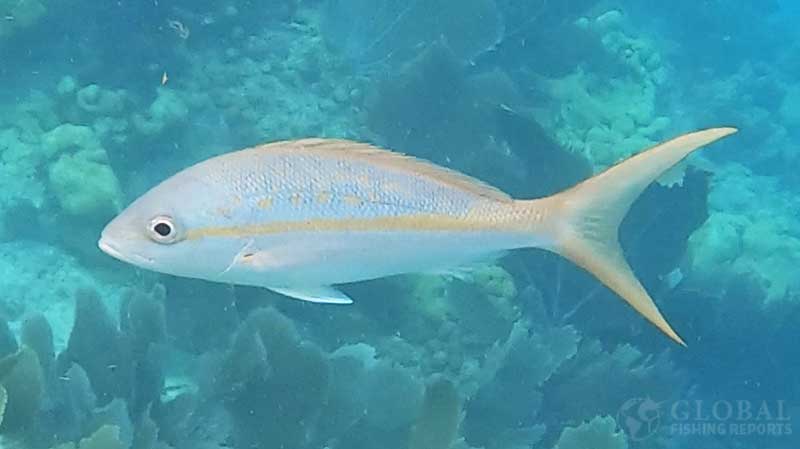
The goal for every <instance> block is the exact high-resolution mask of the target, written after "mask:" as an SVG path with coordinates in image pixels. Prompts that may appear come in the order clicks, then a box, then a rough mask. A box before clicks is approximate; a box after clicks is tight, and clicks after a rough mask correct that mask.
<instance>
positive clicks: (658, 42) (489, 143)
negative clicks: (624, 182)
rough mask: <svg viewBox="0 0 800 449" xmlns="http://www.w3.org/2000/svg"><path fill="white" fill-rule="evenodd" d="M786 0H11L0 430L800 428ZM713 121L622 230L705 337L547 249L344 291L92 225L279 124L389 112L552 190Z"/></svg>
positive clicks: (308, 127)
mask: <svg viewBox="0 0 800 449" xmlns="http://www.w3.org/2000/svg"><path fill="white" fill-rule="evenodd" d="M798 19H800V7H798V6H797V4H796V2H793V1H789V0H783V1H778V0H773V1H750V0H738V1H735V2H717V1H702V2H698V1H688V0H675V1H672V2H658V1H651V0H646V1H636V2H634V1H627V2H619V1H618V2H607V1H596V0H573V1H553V0H531V1H527V2H522V1H515V0H462V1H455V0H411V1H407V2H401V1H392V0H369V1H367V0H327V1H326V0H262V1H245V0H229V1H225V2H211V1H198V0H194V1H189V0H174V1H168V0H147V1H144V0H140V1H135V2H134V1H129V0H123V1H116V2H98V1H88V0H72V1H70V2H58V1H55V0H0V161H1V162H2V163H0V291H2V292H3V293H2V295H0V317H2V320H0V356H1V357H4V358H3V359H2V360H0V385H2V387H3V389H2V390H0V404H2V403H3V401H2V399H3V397H5V399H6V401H5V405H6V406H5V410H4V413H3V421H2V424H0V447H11V448H25V449H38V448H52V447H74V446H73V444H75V443H78V442H80V445H79V447H81V448H86V449H99V448H104V449H105V448H111V449H116V448H132V449H155V448H175V449H183V448H186V449H217V448H223V447H224V448H229V447H232V448H236V449H245V448H247V449H249V448H256V449H266V448H269V449H272V448H283V449H294V448H330V449H338V448H347V449H360V448H381V449H395V448H397V449H405V448H409V449H446V448H451V447H452V448H459V449H467V448H475V449H478V448H486V449H512V448H514V449H516V448H537V449H538V448H558V449H612V448H613V449H618V448H626V447H627V448H665V449H666V448H670V449H679V448H680V449H683V448H686V449H695V448H704V449H706V448H707V449H713V448H770V449H772V448H796V447H798V440H799V439H798V437H797V435H796V433H797V429H795V428H794V426H795V425H796V421H795V420H796V419H800V407H799V406H798V405H799V404H800V403H799V402H798V400H800V397H799V396H800V383H798V379H800V365H799V364H798V363H799V362H798V361H799V360H800V352H799V350H798V349H797V348H798V346H797V344H796V341H797V339H798V337H800V330H798V326H797V323H798V322H800V297H798V291H799V290H798V287H800V283H799V281H798V279H800V278H798V276H796V274H795V273H796V271H795V270H796V267H797V266H798V264H800V218H798V217H799V216H800V215H799V214H798V210H800V203H798V200H797V192H798V190H800V189H799V188H798V183H799V182H800V178H798V173H799V172H800V170H798V168H800V159H798V155H800V152H798V148H800V78H798V73H800V63H799V62H798V61H800V60H798V58H797V56H798V52H800V31H798V29H797V26H796V22H797V20H798ZM711 126H736V127H738V128H740V132H739V133H738V134H737V135H735V136H732V137H730V138H728V139H726V140H725V141H723V142H720V143H717V144H715V145H713V146H711V147H709V148H707V149H705V150H702V151H701V152H700V153H699V154H697V155H696V156H693V157H692V158H691V159H690V160H689V163H688V164H685V165H681V166H680V167H679V170H677V171H675V172H672V173H670V174H669V176H667V177H665V178H663V179H661V180H660V181H659V182H658V183H657V184H655V185H653V186H651V187H650V188H649V189H648V190H647V191H646V192H645V194H644V195H643V196H642V198H641V199H640V200H639V201H637V202H636V203H635V204H634V206H633V209H632V210H631V212H630V214H629V216H628V217H627V219H626V220H625V222H624V223H623V226H622V229H621V240H622V243H623V246H624V248H625V251H626V256H627V257H628V259H629V260H630V262H631V265H632V266H633V267H634V269H635V271H636V273H637V275H638V276H639V278H640V279H641V280H642V282H643V284H644V285H645V286H646V287H647V289H648V290H649V291H650V292H651V293H652V294H653V296H654V298H655V299H656V302H658V304H659V307H660V308H661V309H662V310H663V311H664V314H665V315H666V316H667V318H668V319H669V321H670V323H671V324H672V325H673V327H675V328H676V330H677V331H678V333H680V334H681V336H682V337H683V338H684V339H685V340H686V342H687V344H688V348H681V347H679V346H677V345H675V344H674V343H672V342H671V341H670V340H668V339H667V338H665V337H664V336H663V335H661V334H660V333H659V332H658V331H657V330H655V329H654V328H653V327H652V326H651V325H649V324H648V323H647V322H646V321H645V320H643V319H642V318H641V317H640V316H638V315H637V314H636V313H634V312H633V311H632V310H630V309H629V308H628V307H627V306H626V305H625V304H624V303H623V302H622V301H620V300H619V299H618V298H617V297H616V296H615V295H614V294H612V293H611V292H609V291H608V290H606V289H605V288H604V287H602V286H601V285H600V284H599V282H598V281H596V280H595V279H594V278H592V277H590V276H589V275H587V274H586V273H584V272H583V271H581V270H580V269H578V268H576V267H575V266H574V265H572V264H571V263H569V262H567V261H565V260H563V259H560V258H559V257H557V256H555V255H551V254H547V253H544V252H539V251H533V250H530V251H528V250H525V251H518V252H514V253H512V254H509V255H507V256H506V257H504V258H502V259H500V260H498V261H493V262H491V263H490V264H489V265H487V266H482V267H480V268H479V269H477V270H476V271H473V272H471V273H468V274H467V275H466V276H459V277H453V276H440V275H427V274H424V275H408V276H399V277H394V278H389V279H380V280H375V281H369V282H363V283H358V284H352V285H347V286H345V287H344V290H345V292H346V293H347V294H348V295H349V296H351V297H352V298H354V299H355V304H353V305H351V306H346V307H332V306H325V305H316V304H308V303H303V302H300V301H294V300H291V299H288V298H286V297H283V296H280V295H277V294H274V293H271V292H269V291H266V290H262V289H256V288H243V287H235V286H228V285H221V284H214V283H209V282H205V281H199V280H188V279H180V278H175V277H170V276H166V275H160V274H156V273H151V272H146V271H142V270H138V269H135V268H133V267H131V266H129V265H126V264H123V263H121V262H117V261H115V260H113V259H112V258H110V257H108V256H107V255H105V254H103V253H101V252H100V250H99V249H97V246H96V242H97V238H98V235H99V233H100V230H101V229H102V228H103V226H104V225H105V224H106V223H107V222H108V221H109V220H110V219H111V218H113V217H114V216H115V215H116V214H117V213H118V212H119V211H120V210H121V209H122V208H123V207H124V206H126V205H127V204H129V203H130V202H131V201H132V200H134V199H135V198H137V197H138V196H139V195H141V194H142V193H143V192H144V191H145V190H147V189H148V188H149V187H151V186H153V185H154V184H155V183H157V182H159V181H160V180H162V179H164V178H166V177H168V176H169V175H171V174H173V173H175V172H176V171H177V170H179V169H181V168H183V167H186V166H188V165H190V164H192V163H194V162H197V161H200V160H203V159H206V158H208V157H210V156H213V155H218V154H222V153H225V152H229V151H233V150H236V149H240V148H244V147H247V146H251V145H255V144H258V143H262V142H267V141H274V140H280V139H294V138H301V137H310V136H314V137H340V138H349V139H356V140H362V141H368V142H373V143H376V144H380V145H382V146H385V147H388V148H392V149H395V150H398V151H402V152H406V153H409V154H413V155H416V156H419V157H422V158H426V159H429V160H431V161H433V162H436V163H438V164H441V165H444V166H447V167H450V168H453V169H456V170H459V171H462V172H465V173H468V174H470V175H473V176H475V177H478V178H480V179H482V180H484V181H486V182H489V183H491V184H493V185H495V186H497V187H499V188H501V189H503V190H504V191H506V192H508V193H509V194H512V195H513V196H515V197H539V196H545V195H549V194H552V193H555V192H557V191H559V190H562V189H564V188H566V187H568V186H570V185H572V184H574V183H575V182H577V181H579V180H581V179H584V178H586V177H587V176H589V175H590V174H591V173H592V172H597V171H599V170H602V169H603V168H606V167H608V166H610V165H611V164H614V163H615V162H617V161H619V160H621V159H623V158H625V157H627V156H630V155H632V154H634V153H637V152H639V151H641V150H643V149H645V148H647V147H649V146H651V145H653V144H655V143H657V142H660V141H663V140H665V139H667V138H670V137H673V136H675V135H678V134H681V133H684V132H688V131H692V130H695V129H698V128H704V127H711ZM376 250H379V249H376ZM420 250H421V251H423V250H424V249H423V248H421V249H420ZM389 256H390V255H389ZM198 257H202V255H198ZM3 390H4V392H5V394H2V393H3ZM0 409H2V407H0ZM82 440H83V441H82ZM81 441H82V442H81ZM60 445H66V446H60Z"/></svg>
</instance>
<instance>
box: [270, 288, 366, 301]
mask: <svg viewBox="0 0 800 449" xmlns="http://www.w3.org/2000/svg"><path fill="white" fill-rule="evenodd" d="M267 288H268V289H270V290H272V291H274V292H276V293H280V294H281V295H284V296H288V297H290V298H294V299H299V300H301V301H308V302H313V303H318V304H352V303H353V300H352V299H351V298H350V297H349V296H347V295H345V294H344V293H342V292H341V291H339V290H337V289H335V288H333V287H331V286H329V285H323V286H319V287H297V288H295V287H291V288H289V287H267Z"/></svg>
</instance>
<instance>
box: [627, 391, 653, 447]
mask: <svg viewBox="0 0 800 449" xmlns="http://www.w3.org/2000/svg"><path fill="white" fill-rule="evenodd" d="M617 424H618V425H619V426H620V427H621V428H622V429H623V430H624V431H625V433H626V434H627V435H628V438H630V439H631V441H642V440H644V439H647V438H648V437H650V436H652V435H653V434H655V433H656V431H658V426H659V425H660V424H661V406H660V405H659V403H658V402H656V401H654V400H652V399H650V398H633V399H628V400H627V401H626V402H625V403H624V404H622V407H620V408H619V413H617Z"/></svg>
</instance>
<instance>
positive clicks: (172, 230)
mask: <svg viewBox="0 0 800 449" xmlns="http://www.w3.org/2000/svg"><path fill="white" fill-rule="evenodd" d="M224 197H225V195H224V192H220V191H219V186H214V185H213V184H211V183H209V182H207V181H206V180H203V179H201V178H195V177H192V176H187V175H186V174H178V175H175V176H173V177H172V178H169V179H167V180H166V181H164V182H162V183H161V184H159V185H157V186H155V187H153V188H152V189H151V190H149V191H148V192H146V193H145V194H144V195H142V196H141V197H139V198H138V199H136V200H135V201H134V202H132V203H131V204H130V205H129V206H128V207H127V208H125V209H124V210H123V211H122V212H121V213H120V214H119V215H117V216H116V217H115V218H114V219H112V220H111V221H110V222H109V223H108V224H107V225H106V226H105V228H104V229H103V231H102V233H101V235H100V239H99V241H98V243H97V245H98V247H99V248H100V249H101V250H102V251H103V252H105V253H106V254H108V255H110V256H112V257H114V258H116V259H118V260H121V261H123V262H126V263H129V264H132V265H135V266H137V267H140V268H144V269H147V270H151V271H156V272H160V273H165V274H172V275H176V276H184V277H192V278H199V279H209V280H213V279H214V277H215V274H219V273H222V272H224V271H225V270H226V268H227V267H228V266H229V265H230V261H231V260H233V258H234V257H235V256H236V253H237V252H238V251H239V250H240V248H236V247H235V244H231V242H230V241H223V240H222V239H194V238H191V233H192V230H193V229H199V228H202V227H204V226H209V225H215V224H218V225H223V223H221V222H219V221H217V222H215V221H214V220H222V219H224V217H221V216H220V214H219V213H214V212H213V211H214V210H215V209H219V207H220V205H221V204H223V201H225V198H224Z"/></svg>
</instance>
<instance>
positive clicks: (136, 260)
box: [97, 236, 153, 266]
mask: <svg viewBox="0 0 800 449" xmlns="http://www.w3.org/2000/svg"><path fill="white" fill-rule="evenodd" d="M97 247H98V248H100V250H101V251H103V252H104V253H106V254H108V255H109V256H111V257H113V258H115V259H117V260H121V261H123V262H127V263H130V264H133V265H137V266H147V265H151V264H152V263H153V260H152V259H148V258H147V257H142V256H140V255H138V254H128V255H125V254H122V251H120V250H119V249H118V248H117V247H115V246H114V244H113V243H111V242H109V241H108V239H106V238H105V237H102V236H101V237H100V240H98V241H97Z"/></svg>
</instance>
